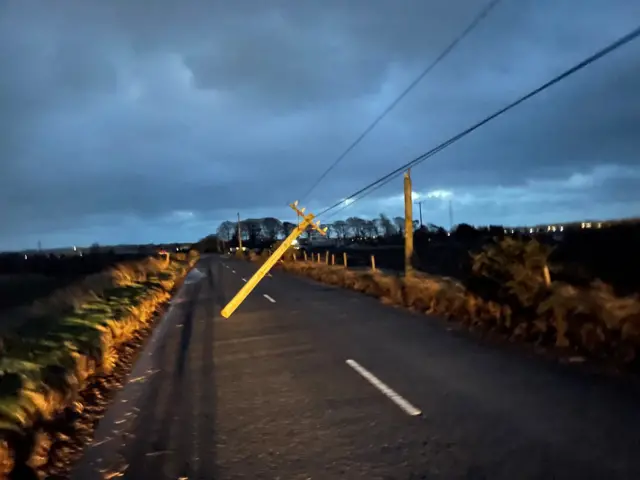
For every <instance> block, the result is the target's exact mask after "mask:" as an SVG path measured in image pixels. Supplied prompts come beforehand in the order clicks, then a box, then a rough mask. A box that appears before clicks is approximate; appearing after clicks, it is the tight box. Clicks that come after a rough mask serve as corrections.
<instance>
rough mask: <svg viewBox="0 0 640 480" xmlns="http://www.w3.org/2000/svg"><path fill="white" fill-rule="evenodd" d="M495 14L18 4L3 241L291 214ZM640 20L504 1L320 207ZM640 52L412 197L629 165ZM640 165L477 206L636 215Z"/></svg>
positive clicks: (12, 14) (515, 124)
mask: <svg viewBox="0 0 640 480" xmlns="http://www.w3.org/2000/svg"><path fill="white" fill-rule="evenodd" d="M480 8H482V5H481V3H479V2H476V1H471V0H458V1H450V2H439V3H434V2H424V1H419V0H415V1H408V2H390V1H382V0H375V1H374V0H371V1H365V0H353V1H350V2H343V1H339V0H327V1H323V2H319V1H318V2H294V1H276V2H261V1H257V0H253V1H240V0H239V1H236V2H217V3H213V2H210V3H202V2H187V3H179V2H178V3H176V2H173V1H168V0H159V1H157V2H154V4H153V8H151V7H149V6H148V5H146V4H144V2H142V3H141V2H127V1H124V0H116V1H111V2H98V1H97V0H89V1H87V0H67V1H61V2H57V3H56V4H55V5H54V4H49V3H44V2H36V1H33V2H30V1H28V0H20V1H17V0H13V1H9V2H5V3H4V4H3V6H2V7H0V58H2V59H3V65H2V71H1V72H0V107H1V108H0V128H2V130H3V136H2V137H1V138H0V162H1V163H0V205H2V208H1V209H0V221H2V222H3V226H4V229H3V231H4V240H3V239H0V247H1V246H2V245H4V244H6V245H9V244H11V245H15V244H18V243H19V242H20V241H21V240H20V239H24V240H25V241H27V239H32V237H31V236H30V235H35V234H38V235H41V234H44V233H43V232H46V231H50V232H56V233H55V238H56V239H57V240H56V241H62V240H61V239H63V238H65V237H64V235H65V233H64V232H65V231H67V232H75V233H73V235H74V236H75V237H74V238H76V237H77V236H78V235H86V236H87V238H89V237H91V236H92V235H94V236H100V235H104V236H106V237H108V238H110V239H113V241H117V239H119V238H124V236H127V238H133V237H131V236H130V235H129V234H128V233H127V234H126V235H125V234H124V233H121V232H122V231H123V228H120V227H119V226H118V225H119V223H120V222H121V220H119V219H124V218H128V219H134V220H132V221H133V222H134V223H135V224H137V225H139V226H140V228H139V229H138V230H136V232H138V233H135V234H131V235H133V236H136V235H138V236H142V235H144V232H145V231H147V232H148V233H149V235H152V236H153V235H161V236H162V235H165V236H166V237H170V236H171V235H173V234H175V232H176V227H175V225H174V223H171V225H172V226H171V227H168V226H167V225H168V224H167V220H166V218H167V215H170V212H173V211H192V212H194V218H195V219H194V220H193V221H192V223H189V224H188V222H187V220H185V219H182V220H179V219H177V217H176V218H174V219H173V220H171V222H179V221H182V222H184V225H185V227H184V229H183V231H185V232H186V231H189V232H191V234H194V235H200V234H202V235H204V234H206V233H207V231H208V229H209V230H210V227H209V225H210V223H211V222H213V220H214V219H217V220H221V219H223V218H225V216H229V215H233V212H235V211H238V210H241V211H243V212H246V216H257V215H258V212H259V213H260V214H268V212H282V214H283V215H286V214H287V208H286V202H288V201H292V200H295V199H296V197H297V196H298V195H300V194H301V193H302V192H303V191H304V190H306V188H307V187H308V186H309V185H310V184H311V183H313V181H314V180H315V178H317V175H319V174H320V173H321V172H322V171H323V170H324V169H325V168H326V166H327V165H328V164H329V163H330V162H332V161H333V160H334V159H335V158H336V156H337V155H338V154H340V153H341V151H342V150H343V149H344V148H345V147H346V146H347V145H348V144H349V143H350V142H351V141H352V140H353V139H354V138H355V137H356V136H357V135H358V134H359V133H360V132H361V131H362V129H364V128H365V127H366V126H367V124H368V123H369V122H370V121H371V120H372V119H373V118H374V117H375V116H376V115H377V114H378V113H379V112H380V111H381V110H382V109H383V108H384V107H385V106H386V104H387V103H389V102H390V101H391V100H392V99H393V98H394V97H395V95H397V94H398V93H399V92H400V91H401V90H402V89H403V88H404V87H405V86H406V85H407V84H408V83H409V82H410V81H411V80H412V79H413V77H414V76H415V75H416V74H417V73H418V71H419V70H420V69H422V68H424V66H426V65H427V64H428V63H429V62H430V61H431V60H432V59H433V58H434V57H435V56H436V55H438V54H439V53H440V51H441V49H442V48H444V46H446V45H447V44H448V43H449V42H450V41H451V40H452V38H453V37H455V36H456V35H458V33H459V32H460V31H461V30H462V29H463V28H464V27H465V26H466V25H467V24H468V22H469V21H470V20H471V18H472V17H473V16H474V15H475V14H476V13H477V12H478V10H479V9H480ZM638 18H640V4H636V2H629V1H626V0H617V1H611V0H607V1H605V0H587V1H584V2H580V7H579V9H578V8H577V7H576V3H575V2H574V1H572V0H562V1H558V0H545V1H535V0H526V1H515V0H504V1H503V2H502V3H501V4H500V5H499V6H498V7H497V8H496V10H495V11H494V12H492V14H491V15H490V16H489V17H488V18H487V20H486V21H485V22H484V23H482V24H481V25H480V27H479V28H478V30H477V31H475V32H474V33H473V34H472V36H471V37H470V38H469V39H467V40H465V42H463V43H462V44H461V45H460V46H459V48H458V49H456V50H455V51H454V52H453V53H452V55H451V56H450V57H449V58H447V60H446V61H445V62H443V63H442V64H441V65H440V66H438V68H437V69H435V70H434V71H433V72H432V74H430V75H429V76H428V77H427V78H426V79H425V81H424V82H423V83H422V84H421V85H419V86H418V87H417V88H416V89H415V90H414V91H413V92H412V93H411V94H410V95H409V96H408V97H407V98H405V100H404V101H403V102H402V104H400V105H399V106H398V107H397V108H396V110H394V111H393V112H392V113H391V114H390V115H389V116H388V117H387V118H386V119H385V120H384V121H383V122H382V123H381V124H380V125H379V126H378V128H377V129H376V130H375V131H374V132H373V133H372V134H371V135H370V136H369V137H368V138H367V139H366V140H365V141H364V142H363V143H362V144H361V145H359V146H358V148H356V150H354V151H353V152H352V154H351V155H350V156H349V157H347V158H346V159H345V161H344V162H343V163H342V164H341V165H340V166H339V167H338V168H336V169H335V171H333V172H332V173H331V175H330V176H329V177H328V178H327V179H326V180H325V181H324V182H323V183H322V184H321V185H320V187H319V188H318V189H317V190H316V191H315V192H314V194H313V195H312V196H311V198H310V199H309V200H308V202H307V203H308V204H309V205H310V206H313V207H314V208H320V207H322V206H324V205H327V204H330V203H333V202H335V201H336V200H338V199H340V198H341V197H344V196H346V195H348V194H350V193H352V192H354V191H355V190H357V189H358V188H359V187H360V186H362V185H364V184H365V183H368V182H370V181H372V180H374V179H375V178H377V177H378V176H380V175H382V174H384V173H386V172H387V171H389V170H390V169H392V168H394V167H396V166H398V165H401V164H402V163H405V162H406V161H408V160H410V159H411V158H413V157H415V156H417V155H418V154H420V153H422V152H424V151H426V150H428V149H430V148H432V147H433V146H435V145H437V144H438V143H439V142H441V141H443V140H446V139H447V138H449V137H450V136H452V135H454V134H456V133H457V132H458V131H460V129H462V128H465V127H467V126H468V125H470V124H472V123H474V122H475V121H477V120H479V119H481V118H482V117H484V116H485V115H487V114H489V113H491V112H492V111H494V110H495V109H497V108H499V107H502V106H504V105H505V104H506V103H508V102H509V101H511V100H513V99H514V98H516V97H517V96H519V95H521V94H523V93H525V92H526V91H528V90H530V89H531V88H533V87H535V86H537V85H538V84H540V83H541V82H543V81H545V80H547V79H549V78H550V77H551V76H553V75H554V74H557V73H558V72H560V71H561V70H563V69H564V68H566V67H567V66H569V65H570V64H572V63H574V62H576V61H578V60H580V59H582V58H583V57H584V56H586V55H588V54H590V53H593V51H595V50H596V49H597V48H599V47H601V46H602V45H604V44H605V43H607V42H610V41H612V40H613V39H615V38H617V37H618V36H619V35H621V34H622V33H625V32H626V31H627V30H629V29H630V28H632V27H634V26H635V25H634V23H635V22H637V19H638ZM639 53H640V46H639V45H637V44H634V45H630V46H627V47H625V48H624V49H621V50H620V51H619V52H616V53H615V54H613V55H611V56H610V57H609V58H607V59H605V60H603V61H602V62H600V63H599V64H597V65H594V66H593V67H592V68H589V69H588V70H585V71H584V72H583V73H581V74H579V75H577V76H576V77H575V78H573V79H571V80H569V81H567V82H564V83H563V84H561V85H558V86H557V87H555V88H554V89H552V90H550V91H549V92H547V93H545V94H544V95H541V96H540V97H539V98H537V99H535V100H533V101H531V102H530V103H528V104H527V105H522V106H521V107H519V108H518V109H517V110H514V111H513V112H512V113H509V114H508V115H507V116H505V117H504V118H502V119H499V120H496V121H495V122H493V123H492V124H490V125H488V126H486V127H485V128H483V129H482V130H480V131H478V132H476V133H474V134H472V135H470V136H469V137H467V138H465V139H464V140H462V141H460V142H459V143H458V144H456V145H455V146H452V147H451V148H449V149H447V150H445V151H443V152H442V153H441V154H439V155H437V156H436V157H434V158H432V159H430V160H428V161H426V162H425V163H424V164H423V165H422V166H421V167H419V168H416V169H415V170H414V172H413V177H414V185H415V188H416V190H420V191H427V190H432V189H438V188H439V189H445V190H452V191H454V192H456V194H460V192H479V191H487V190H491V189H495V187H496V186H498V185H502V186H504V187H507V188H521V189H522V194H523V195H525V194H527V195H528V194H529V193H530V192H532V191H533V190H532V189H535V188H538V187H535V186H532V185H533V184H532V183H531V182H532V181H538V182H544V181H554V180H562V179H566V178H569V177H570V176H571V175H572V174H575V173H583V174H589V172H591V171H592V170H593V169H594V168H595V167H598V166H600V165H606V164H609V165H618V166H620V168H622V169H628V171H634V172H635V171H636V170H634V169H637V165H638V162H637V160H636V157H637V153H638V140H637V132H638V129H637V124H638V122H637V120H638V114H637V111H638V108H637V106H638V102H640V96H639V95H638V89H637V81H638V75H639V74H640V71H639V70H640V64H639V63H638V60H637V59H638V58H640V56H639V55H638V54H639ZM635 178H636V177H634V176H633V175H627V176H626V177H624V176H622V177H619V178H609V179H607V180H606V181H604V183H602V186H601V188H600V189H599V190H598V191H597V192H596V193H587V192H592V190H593V189H591V190H589V188H587V187H584V188H583V189H582V190H581V192H582V193H579V194H578V193H576V194H575V195H573V196H571V197H570V198H569V197H567V195H566V194H565V195H564V196H563V195H562V192H560V191H559V190H558V189H559V188H560V187H558V186H551V187H549V191H548V195H547V199H541V198H537V197H535V198H537V199H536V200H532V201H531V202H532V203H530V204H527V205H526V206H521V207H519V208H522V209H528V210H527V211H526V212H525V211H524V210H522V211H519V212H516V213H509V211H508V205H507V206H504V205H505V201H501V200H499V199H493V200H491V201H489V200H482V199H481V197H476V199H477V202H478V203H477V205H476V206H475V207H473V206H471V205H469V206H467V207H465V208H467V212H475V213H469V215H471V216H477V217H478V222H479V223H482V221H485V222H494V223H496V222H500V221H501V220H500V219H501V218H511V217H513V216H514V215H515V216H521V217H523V218H534V217H536V218H538V217H539V216H540V215H543V214H544V211H545V209H551V210H553V205H561V208H562V209H563V211H564V212H565V214H567V215H570V214H571V215H574V214H575V215H580V214H581V213H580V212H587V211H588V208H587V207H585V202H590V201H595V200H594V199H597V201H598V202H599V206H598V207H597V208H600V209H601V210H602V211H603V212H618V211H620V212H622V211H623V210H624V208H623V207H622V206H621V203H620V202H622V201H628V202H629V203H628V205H629V206H628V208H632V206H633V205H634V203H633V202H635V201H636V200H637V195H636V194H635V193H634V192H636V191H640V189H636V190H634V185H635V184H634V182H635ZM398 191H400V190H399V187H398V181H395V182H394V183H392V184H391V185H389V187H388V188H384V189H381V190H379V191H378V192H376V193H375V194H373V195H371V197H370V198H368V199H365V200H362V202H358V204H357V205H358V207H357V208H361V210H357V209H356V206H354V211H372V212H373V213H378V212H377V211H374V210H377V209H378V208H379V206H380V204H379V201H381V199H382V198H383V197H384V196H389V195H395V194H397V193H398ZM527 192H529V193H527ZM531 198H534V197H531ZM554 199H555V200H554ZM590 199H591V200H590ZM483 202H484V203H483ZM487 202H489V203H487ZM536 202H537V203H536ZM359 205H363V207H360V206H359ZM385 205H386V204H385ZM435 205H436V204H434V208H435ZM492 205H493V206H492ZM389 208H391V207H389ZM581 209H582V210H581ZM445 210H446V209H445ZM437 211H438V212H440V209H438V210H437ZM540 212H542V213H540ZM344 213H345V215H346V214H349V210H348V209H347V210H345V212H344ZM441 213H442V212H441ZM243 214H244V213H243ZM442 214H443V215H444V217H443V218H444V221H445V223H446V211H444V213H442ZM585 214H586V213H585ZM461 215H462V213H461ZM482 218H485V220H481V219H482ZM122 221H124V220H122ZM201 222H202V223H201ZM478 222H476V223H478ZM187 224H188V225H189V226H187ZM109 225H111V228H110V227H109ZM77 229H81V230H82V232H84V233H78V232H79V231H78V230H77ZM92 229H93V230H92ZM7 232H10V233H7ZM34 232H35V233H34ZM91 232H94V233H91ZM162 232H165V233H162ZM196 232H199V233H196ZM52 235H53V233H52ZM70 235H71V233H70ZM51 238H54V237H51ZM136 238H138V237H136ZM95 240H100V239H95ZM95 240H92V241H95ZM29 241H31V240H29ZM105 241H106V240H105ZM3 242H4V243H3ZM103 243H104V241H103Z"/></svg>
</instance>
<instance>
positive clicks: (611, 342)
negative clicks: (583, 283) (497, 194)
mask: <svg viewBox="0 0 640 480" xmlns="http://www.w3.org/2000/svg"><path fill="white" fill-rule="evenodd" d="M279 265H280V268H282V269H284V270H285V271H288V272H292V273H296V274H299V275H304V276H306V277H309V278H312V279H314V280H317V281H320V282H323V283H326V284H330V285H335V286H339V287H342V288H348V289H352V290H356V291H358V292H362V293H365V294H367V295H370V296H373V297H376V298H379V299H380V300H381V301H382V302H383V303H386V304H389V305H397V306H402V307H407V308H410V309H412V310H414V311H418V312H422V313H426V314H433V315H437V316H440V317H445V318H447V319H450V320H455V321H458V322H461V323H463V324H465V325H466V326H468V327H471V328H473V329H476V330H478V329H480V330H485V331H491V332H495V333H498V334H500V335H501V336H506V337H508V338H509V339H510V340H511V341H520V342H527V343H532V344H535V345H537V346H542V347H552V348H553V349H554V350H556V351H557V352H558V353H560V352H562V353H567V354H570V355H572V356H577V357H579V358H580V357H581V358H592V359H599V360H602V361H604V362H606V363H610V364H615V365H616V366H625V367H631V368H634V369H635V368H637V367H638V354H639V353H640V299H639V298H638V297H637V296H635V295H634V296H629V297H618V296H616V295H615V294H614V292H613V290H612V289H611V288H610V287H609V286H607V285H605V284H603V283H602V282H594V283H593V284H592V285H591V286H590V287H589V288H576V287H574V286H571V285H568V284H565V283H561V282H553V283H551V285H550V286H549V287H548V288H546V289H545V290H544V294H543V295H542V296H541V297H540V298H539V299H536V302H535V305H534V306H533V308H528V309H524V308H518V306H514V303H513V302H511V304H510V303H507V302H504V303H502V302H496V301H491V300H487V299H485V298H483V297H481V296H479V295H478V294H475V293H473V292H471V291H469V290H468V289H467V288H466V287H465V286H464V285H462V284H461V283H459V282H457V281H454V280H452V279H449V278H443V277H435V276H429V275H425V274H416V275H415V276H414V277H408V278H405V277H403V276H396V275H385V274H382V273H380V272H372V271H357V270H349V269H345V268H344V267H334V266H329V265H325V264H321V263H311V262H302V261H286V262H281V263H280V264H279ZM527 307H528V306H527Z"/></svg>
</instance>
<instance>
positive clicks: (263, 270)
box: [220, 202, 326, 318]
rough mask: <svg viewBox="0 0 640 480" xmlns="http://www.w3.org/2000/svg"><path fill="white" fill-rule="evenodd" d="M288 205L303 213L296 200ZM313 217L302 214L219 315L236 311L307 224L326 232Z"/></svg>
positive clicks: (225, 315) (224, 315) (227, 314)
mask: <svg viewBox="0 0 640 480" xmlns="http://www.w3.org/2000/svg"><path fill="white" fill-rule="evenodd" d="M290 206H291V208H293V209H294V210H296V211H297V212H298V213H299V214H300V215H302V214H303V213H304V208H303V209H300V210H298V202H295V203H294V204H292V205H290ZM314 218H315V217H314V216H313V215H312V214H308V215H305V216H304V220H303V221H302V222H301V223H300V224H299V225H298V226H297V227H296V228H294V229H293V231H292V232H291V234H290V235H289V236H288V237H287V238H286V239H285V240H284V241H283V242H282V244H281V245H280V246H279V247H278V248H277V249H276V251H275V252H273V253H272V254H271V256H270V257H269V258H268V259H267V260H266V261H265V262H264V263H263V264H262V265H261V266H260V268H259V269H258V271H257V272H256V273H254V274H253V276H252V277H251V278H250V279H249V280H247V283H245V284H244V285H243V286H242V288H241V289H240V290H239V291H238V293H236V294H235V296H234V297H233V298H232V299H231V300H229V303H227V304H226V305H225V307H224V308H223V309H222V311H221V312H220V315H222V316H223V317H224V318H229V317H230V316H231V314H233V312H235V311H236V309H237V308H238V307H239V306H240V304H241V303H242V302H243V301H244V300H245V299H246V298H247V296H248V295H249V294H250V293H251V292H252V291H253V289H254V288H256V285H258V283H259V282H260V280H262V279H263V278H264V277H265V275H266V274H267V273H269V270H271V267H273V266H274V265H275V264H276V263H277V262H278V260H280V258H282V255H284V252H286V251H287V249H288V248H289V247H290V246H291V245H292V244H293V241H294V240H295V239H296V238H298V237H299V236H300V235H301V234H302V233H303V232H304V231H305V230H306V228H307V227H308V226H310V225H311V226H312V227H313V228H315V229H316V230H318V231H319V232H320V233H321V234H322V235H325V234H326V228H325V229H324V230H321V229H320V221H318V223H317V224H314V223H313V219H314Z"/></svg>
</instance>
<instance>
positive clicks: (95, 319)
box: [0, 254, 197, 478]
mask: <svg viewBox="0 0 640 480" xmlns="http://www.w3.org/2000/svg"><path fill="white" fill-rule="evenodd" d="M196 261H197V255H196V254H191V255H189V256H187V255H185V254H177V255H175V256H171V257H168V258H167V259H162V260H160V259H156V258H148V259H145V260H142V261H137V262H129V263H123V264H120V265H117V266H115V267H114V268H111V269H109V270H108V271H105V272H102V273H100V274H96V275H92V276H90V277H87V278H85V279H84V280H82V281H81V282H79V283H77V284H75V285H72V286H70V287H67V288H65V289H62V290H60V291H57V292H54V293H53V294H52V295H51V296H49V297H48V298H46V299H44V300H42V301H39V302H37V303H36V304H34V305H32V306H31V307H29V308H28V309H25V310H23V311H22V312H21V313H22V315H24V318H22V319H21V321H20V322H19V323H16V325H17V326H16V327H15V328H12V329H10V330H5V331H4V332H3V335H2V338H1V339H0V340H1V341H0V478H6V477H7V476H8V475H10V473H11V472H12V471H13V470H14V468H16V467H19V466H23V465H27V466H29V467H30V468H37V467H38V466H40V465H39V464H40V463H42V462H43V461H46V450H48V447H49V446H48V445H47V441H46V439H43V438H41V436H40V435H39V430H40V429H39V426H42V425H44V424H46V423H47V422H51V421H53V420H54V419H55V418H56V416H58V415H59V414H60V413H61V412H62V411H63V410H64V409H65V408H68V407H70V406H71V405H72V404H73V403H74V402H75V401H76V400H77V398H78V395H79V392H80V391H81V390H82V388H83V387H84V386H86V385H87V383H88V380H89V379H90V378H91V377H93V376H94V375H97V374H105V373H109V372H111V371H112V370H113V368H114V366H115V364H116V361H117V360H118V353H119V347H120V346H121V345H123V344H124V343H126V342H128V341H130V340H131V339H132V338H133V337H134V336H135V335H136V333H137V332H138V331H139V330H141V329H143V328H145V327H146V326H147V325H148V324H149V323H150V322H151V321H152V319H153V317H154V313H155V312H156V310H157V309H158V307H159V306H160V305H161V304H163V303H164V302H166V301H167V300H168V299H169V298H170V296H171V293H170V292H171V290H172V289H173V288H174V286H175V284H176V282H178V281H180V279H181V278H182V277H184V275H185V274H186V273H187V271H188V270H189V268H190V267H191V266H193V264H194V263H195V262H196Z"/></svg>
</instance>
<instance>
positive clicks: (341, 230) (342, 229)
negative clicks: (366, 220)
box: [332, 220, 349, 239]
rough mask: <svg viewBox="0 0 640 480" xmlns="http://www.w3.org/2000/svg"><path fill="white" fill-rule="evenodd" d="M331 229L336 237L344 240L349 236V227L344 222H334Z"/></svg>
mask: <svg viewBox="0 0 640 480" xmlns="http://www.w3.org/2000/svg"><path fill="white" fill-rule="evenodd" d="M332 227H333V231H334V232H336V235H338V237H340V238H342V239H344V238H346V237H347V235H348V234H349V226H348V225H347V222H345V221H344V220H336V221H335V222H333V223H332Z"/></svg>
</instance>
